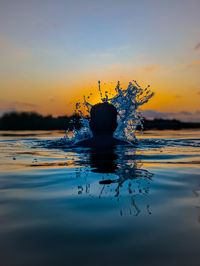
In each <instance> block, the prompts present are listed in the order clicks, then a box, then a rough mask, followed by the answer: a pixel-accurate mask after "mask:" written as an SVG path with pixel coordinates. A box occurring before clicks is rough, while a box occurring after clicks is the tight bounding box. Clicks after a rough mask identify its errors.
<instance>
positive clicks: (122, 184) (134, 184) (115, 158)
mask: <svg viewBox="0 0 200 266" xmlns="http://www.w3.org/2000/svg"><path fill="white" fill-rule="evenodd" d="M81 164H84V165H89V166H90V168H89V169H90V170H86V171H85V169H86V168H80V169H79V168H77V177H79V178H81V179H82V180H83V179H84V183H85V185H83V184H82V185H78V186H77V193H78V195H83V194H88V195H93V194H97V196H98V198H99V199H101V198H102V197H104V196H105V197H108V196H110V197H111V199H116V201H117V202H118V204H119V203H120V198H121V197H120V196H122V199H123V198H124V196H128V198H129V200H130V203H129V204H130V207H129V215H135V216H138V215H139V214H140V213H141V210H140V208H139V207H138V205H137V203H136V196H137V195H146V194H148V193H149V185H150V182H151V180H152V177H153V174H152V173H150V172H149V171H147V170H145V169H142V163H141V162H139V161H137V160H136V157H135V155H134V152H133V151H132V152H130V153H129V152H127V149H126V151H123V150H120V152H117V151H116V150H109V151H108V152H107V153H105V152H104V153H100V152H99V153H97V152H96V153H94V151H92V150H91V152H90V153H89V155H88V157H87V158H86V161H84V162H82V163H81ZM87 169H88V168H87ZM89 172H94V173H101V174H102V179H101V180H99V181H98V187H96V186H97V184H96V183H95V184H93V182H91V184H90V181H88V179H87V177H88V175H89ZM92 186H95V192H93V193H92V190H93V189H92ZM97 191H98V192H97ZM94 196H95V195H94ZM146 211H147V213H148V214H149V215H150V214H151V211H150V205H147V206H146ZM120 215H124V211H123V210H122V209H121V210H120Z"/></svg>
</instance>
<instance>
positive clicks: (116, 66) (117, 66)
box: [111, 65, 120, 69]
mask: <svg viewBox="0 0 200 266" xmlns="http://www.w3.org/2000/svg"><path fill="white" fill-rule="evenodd" d="M111 68H112V69H118V68H120V66H119V65H113V66H111Z"/></svg>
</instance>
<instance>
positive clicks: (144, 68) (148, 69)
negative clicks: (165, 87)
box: [141, 65, 160, 71]
mask: <svg viewBox="0 0 200 266" xmlns="http://www.w3.org/2000/svg"><path fill="white" fill-rule="evenodd" d="M159 68H160V66H159V65H154V66H148V67H145V66H144V67H141V69H142V70H143V71H153V70H156V69H159Z"/></svg>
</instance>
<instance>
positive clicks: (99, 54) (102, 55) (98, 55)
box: [87, 53, 113, 57]
mask: <svg viewBox="0 0 200 266" xmlns="http://www.w3.org/2000/svg"><path fill="white" fill-rule="evenodd" d="M87 56H89V57H109V56H113V54H111V53H98V54H96V53H91V54H87Z"/></svg>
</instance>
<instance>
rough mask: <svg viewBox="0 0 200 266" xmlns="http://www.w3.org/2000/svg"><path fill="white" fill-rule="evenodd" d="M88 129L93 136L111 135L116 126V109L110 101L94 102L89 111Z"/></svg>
mask: <svg viewBox="0 0 200 266" xmlns="http://www.w3.org/2000/svg"><path fill="white" fill-rule="evenodd" d="M90 116H91V117H90V129H91V131H92V133H93V136H98V135H110V136H112V135H113V133H114V131H115V130H116V128H117V109H116V108H115V107H114V105H112V104H110V103H98V104H95V105H94V106H93V107H92V109H91V111H90Z"/></svg>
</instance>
